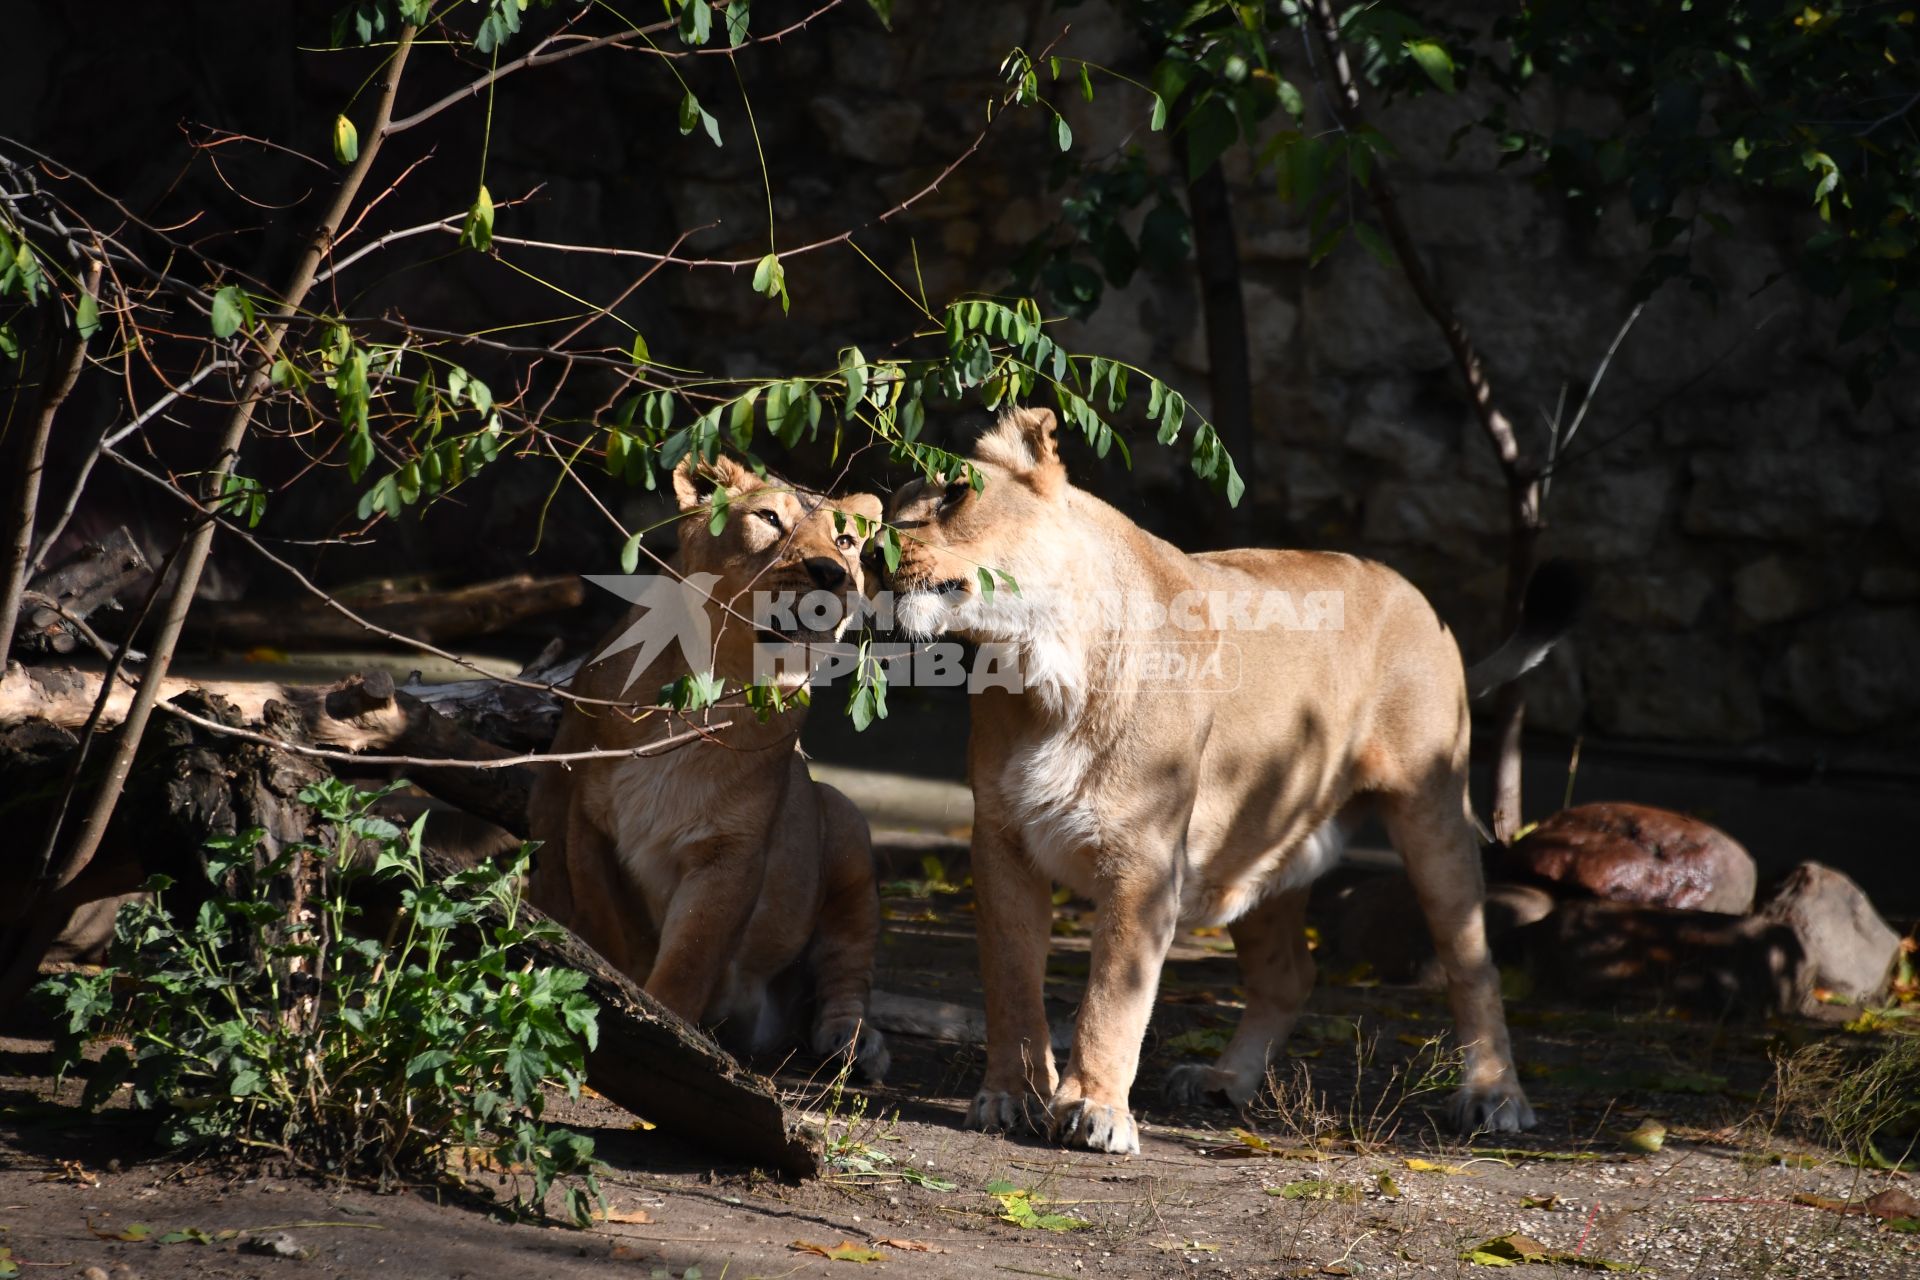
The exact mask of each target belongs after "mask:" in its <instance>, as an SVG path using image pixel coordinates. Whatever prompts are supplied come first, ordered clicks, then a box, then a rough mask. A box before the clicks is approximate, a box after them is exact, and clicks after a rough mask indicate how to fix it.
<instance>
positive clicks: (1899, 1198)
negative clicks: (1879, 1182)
mask: <svg viewBox="0 0 1920 1280" xmlns="http://www.w3.org/2000/svg"><path fill="white" fill-rule="evenodd" d="M1864 1204H1865V1206H1866V1210H1867V1212H1868V1213H1870V1214H1872V1215H1873V1216H1874V1217H1876V1218H1920V1197H1915V1196H1913V1195H1911V1194H1909V1193H1907V1192H1905V1191H1902V1190H1901V1189H1900V1188H1899V1187H1888V1188H1887V1189H1886V1190H1885V1191H1876V1192H1874V1193H1873V1194H1872V1195H1870V1196H1868V1197H1867V1198H1866V1200H1865V1201H1864Z"/></svg>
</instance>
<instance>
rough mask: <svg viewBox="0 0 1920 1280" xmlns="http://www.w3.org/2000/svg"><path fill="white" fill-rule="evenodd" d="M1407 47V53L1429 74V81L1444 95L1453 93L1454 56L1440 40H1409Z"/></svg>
mask: <svg viewBox="0 0 1920 1280" xmlns="http://www.w3.org/2000/svg"><path fill="white" fill-rule="evenodd" d="M1406 47H1407V53H1408V54H1409V55H1410V56H1411V57H1412V58H1413V60H1414V61H1415V62H1417V63H1419V64H1420V69H1421V70H1422V71H1424V72H1426V73H1427V79H1429V80H1431V81H1433V83H1434V84H1435V85H1437V86H1438V87H1439V89H1440V91H1441V92H1442V93H1452V92H1453V89H1454V84H1453V55H1452V54H1450V53H1448V52H1447V51H1446V49H1445V48H1443V47H1442V46H1441V44H1440V42H1439V41H1438V40H1409V41H1407V46H1406Z"/></svg>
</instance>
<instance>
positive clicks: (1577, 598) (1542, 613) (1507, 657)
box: [1467, 560, 1587, 698]
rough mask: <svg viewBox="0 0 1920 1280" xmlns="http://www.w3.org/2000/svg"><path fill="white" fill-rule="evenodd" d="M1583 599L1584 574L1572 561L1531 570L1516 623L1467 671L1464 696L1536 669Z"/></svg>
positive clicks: (1569, 624)
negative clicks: (1503, 642)
mask: <svg viewBox="0 0 1920 1280" xmlns="http://www.w3.org/2000/svg"><path fill="white" fill-rule="evenodd" d="M1586 599H1587V580H1586V575H1585V574H1584V573H1582V572H1581V571H1580V569H1579V568H1578V567H1577V566H1576V565H1575V564H1574V563H1573V562H1572V561H1570V560H1549V561H1547V562H1546V563H1545V564H1543V565H1541V566H1540V567H1539V568H1538V569H1535V570H1534V571H1533V577H1531V578H1529V579H1528V580H1527V594H1526V598H1525V599H1524V600H1523V601H1522V602H1521V605H1520V625H1519V626H1517V627H1515V628H1514V629H1513V634H1512V635H1510V636H1508V637H1507V642H1506V643H1505V644H1503V645H1501V646H1500V647H1499V648H1498V649H1496V650H1494V651H1493V652H1492V653H1491V654H1489V655H1488V656H1486V657H1485V658H1482V659H1481V660H1480V661H1479V662H1476V663H1474V664H1473V665H1472V666H1471V667H1469V668H1467V693H1468V696H1470V697H1474V698H1479V697H1483V696H1485V695H1486V694H1489V693H1492V692H1493V691H1494V690H1495V689H1498V688H1500V687H1501V686H1502V685H1506V684H1511V683H1512V682H1513V681H1515V680H1518V679H1519V678H1520V677H1521V676H1523V675H1525V674H1526V673H1527V672H1529V671H1531V670H1533V669H1534V668H1535V667H1537V666H1539V665H1540V663H1541V662H1542V661H1544V660H1545V659H1546V656H1547V654H1548V653H1549V652H1551V651H1552V649H1553V646H1554V645H1556V644H1558V643H1559V642H1560V638H1561V637H1562V636H1564V635H1566V634H1567V632H1568V631H1570V630H1571V629H1572V628H1573V624H1574V622H1575V621H1576V620H1578V618H1579V616H1580V610H1581V607H1582V606H1583V605H1585V604H1586Z"/></svg>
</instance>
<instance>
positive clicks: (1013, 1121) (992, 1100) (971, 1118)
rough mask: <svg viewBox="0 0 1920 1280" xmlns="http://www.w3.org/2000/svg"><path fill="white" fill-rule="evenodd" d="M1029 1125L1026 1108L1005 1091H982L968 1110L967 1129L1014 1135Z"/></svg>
mask: <svg viewBox="0 0 1920 1280" xmlns="http://www.w3.org/2000/svg"><path fill="white" fill-rule="evenodd" d="M1023 1125H1029V1117H1028V1115H1027V1109H1026V1106H1025V1105H1024V1104H1023V1103H1022V1101H1021V1099H1020V1098H1018V1097H1016V1096H1015V1095H1014V1094H1011V1093H1008V1092H1007V1091H1006V1090H1004V1089H982V1090H981V1091H980V1092H978V1093H976V1094H974V1095H973V1103H972V1105H970V1106H969V1107H968V1108H967V1118H966V1121H965V1127H966V1128H968V1129H978V1130H979V1131H980V1132H982V1133H1012V1132H1013V1131H1014V1129H1015V1128H1018V1127H1020V1126H1023Z"/></svg>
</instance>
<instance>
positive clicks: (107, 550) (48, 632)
mask: <svg viewBox="0 0 1920 1280" xmlns="http://www.w3.org/2000/svg"><path fill="white" fill-rule="evenodd" d="M150 572H152V569H151V567H150V566H149V565H148V564H147V558H146V556H145V555H143V554H142V553H141V551H140V548H139V547H138V546H136V545H135V544H134V541H133V537H132V535H131V534H129V533H128V532H127V531H126V530H125V529H124V528H121V529H115V530H114V531H113V532H112V533H110V534H108V535H107V536H106V537H104V538H102V539H100V541H98V542H93V543H88V544H87V545H86V546H84V547H82V548H81V549H80V550H79V551H78V552H77V553H75V554H74V555H72V556H70V557H68V558H67V559H66V560H64V561H62V562H61V563H60V564H59V565H57V566H56V567H54V568H52V569H50V570H48V571H47V572H45V573H43V574H41V575H40V576H39V577H37V578H35V579H34V580H33V581H31V582H29V583H28V584H27V589H26V592H25V593H24V594H23V595H22V597H21V605H20V619H19V621H18V623H17V624H16V625H15V627H14V632H13V647H14V649H15V650H16V651H18V652H20V653H24V654H50V653H72V652H74V651H75V650H76V649H79V648H80V647H81V646H82V644H83V639H82V635H81V630H82V628H83V627H84V626H85V624H86V620H87V619H88V618H89V617H91V616H92V615H93V613H94V611H95V610H97V609H99V608H101V607H102V606H104V605H106V604H108V603H109V602H111V601H112V600H113V599H114V598H115V597H117V596H118V595H119V594H120V593H121V592H122V591H125V590H126V589H127V588H128V587H130V586H132V585H133V584H134V583H136V582H138V581H140V579H142V578H144V577H145V576H146V575H147V574H148V573H150Z"/></svg>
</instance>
